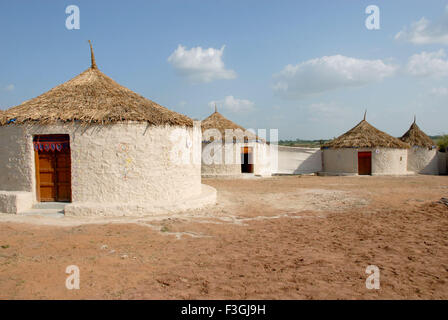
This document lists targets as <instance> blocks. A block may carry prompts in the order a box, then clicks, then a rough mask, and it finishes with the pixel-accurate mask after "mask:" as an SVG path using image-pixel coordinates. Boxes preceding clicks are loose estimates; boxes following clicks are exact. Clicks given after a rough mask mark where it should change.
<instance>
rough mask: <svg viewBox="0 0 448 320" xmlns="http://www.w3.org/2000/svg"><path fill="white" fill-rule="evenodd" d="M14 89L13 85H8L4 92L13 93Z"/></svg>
mask: <svg viewBox="0 0 448 320" xmlns="http://www.w3.org/2000/svg"><path fill="white" fill-rule="evenodd" d="M14 89H15V86H14V85H13V84H9V85H7V86H6V87H5V90H6V91H13V90H14Z"/></svg>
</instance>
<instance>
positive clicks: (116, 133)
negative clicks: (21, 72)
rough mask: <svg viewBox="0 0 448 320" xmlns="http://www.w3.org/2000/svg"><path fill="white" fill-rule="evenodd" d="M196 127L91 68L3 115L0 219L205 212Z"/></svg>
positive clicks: (209, 199) (207, 190) (210, 197)
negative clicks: (49, 210) (48, 208)
mask: <svg viewBox="0 0 448 320" xmlns="http://www.w3.org/2000/svg"><path fill="white" fill-rule="evenodd" d="M200 130H201V129H200V125H199V122H195V123H194V122H193V120H192V119H190V118H188V117H187V116H184V115H181V114H179V113H176V112H173V111H170V110H168V109H167V108H165V107H162V106H160V105H159V104H157V103H155V102H153V101H151V100H148V99H146V98H144V97H142V96H141V95H139V94H137V93H135V92H133V91H131V90H129V89H127V88H125V87H123V86H121V85H119V84H118V83H116V82H115V81H114V80H112V79H111V78H109V77H108V76H106V75H105V74H104V73H102V72H101V71H100V70H99V69H98V67H97V65H96V63H95V57H94V55H93V50H92V47H91V67H90V68H89V69H87V70H86V71H84V72H83V73H81V74H80V75H78V76H76V77H75V78H73V79H71V80H70V81H68V82H66V83H63V84H61V85H58V86H57V87H55V88H53V89H51V90H50V91H48V92H46V93H44V94H42V95H40V96H38V97H36V98H34V99H31V100H28V101H25V102H24V103H22V104H21V105H19V106H16V107H13V108H11V109H9V110H7V111H6V112H5V115H4V117H3V118H2V119H1V122H0V173H1V174H0V212H4V213H5V212H6V213H20V212H23V211H25V210H27V209H29V208H31V207H32V206H33V205H35V204H37V203H39V202H66V203H67V205H66V206H65V214H66V215H142V214H154V213H160V212H171V211H178V210H181V209H188V208H194V207H200V206H203V205H206V204H210V203H214V201H215V198H216V191H215V190H214V189H213V188H211V187H208V186H205V185H201V163H200V152H201V131H200Z"/></svg>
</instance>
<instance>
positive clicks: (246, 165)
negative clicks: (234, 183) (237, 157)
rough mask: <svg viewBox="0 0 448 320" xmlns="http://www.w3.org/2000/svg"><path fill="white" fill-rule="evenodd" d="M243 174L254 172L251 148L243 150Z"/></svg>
mask: <svg viewBox="0 0 448 320" xmlns="http://www.w3.org/2000/svg"><path fill="white" fill-rule="evenodd" d="M241 172H242V173H253V172H254V164H253V158H252V148H250V147H243V148H241Z"/></svg>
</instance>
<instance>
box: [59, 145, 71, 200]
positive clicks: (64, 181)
mask: <svg viewBox="0 0 448 320" xmlns="http://www.w3.org/2000/svg"><path fill="white" fill-rule="evenodd" d="M55 155H56V159H55V164H56V167H55V170H56V175H55V176H56V181H55V183H56V201H71V195H72V191H71V172H70V168H71V163H70V153H67V152H64V153H56V154H55Z"/></svg>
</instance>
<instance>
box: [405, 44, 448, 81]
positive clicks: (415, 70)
mask: <svg viewBox="0 0 448 320" xmlns="http://www.w3.org/2000/svg"><path fill="white" fill-rule="evenodd" d="M445 57H446V53H445V51H444V50H443V49H440V50H439V51H435V52H425V51H423V52H422V53H419V54H414V55H412V56H411V57H410V58H409V60H408V63H407V65H406V70H405V71H406V72H407V73H408V74H410V75H413V76H418V77H426V76H435V77H443V76H447V75H448V60H446V59H445Z"/></svg>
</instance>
